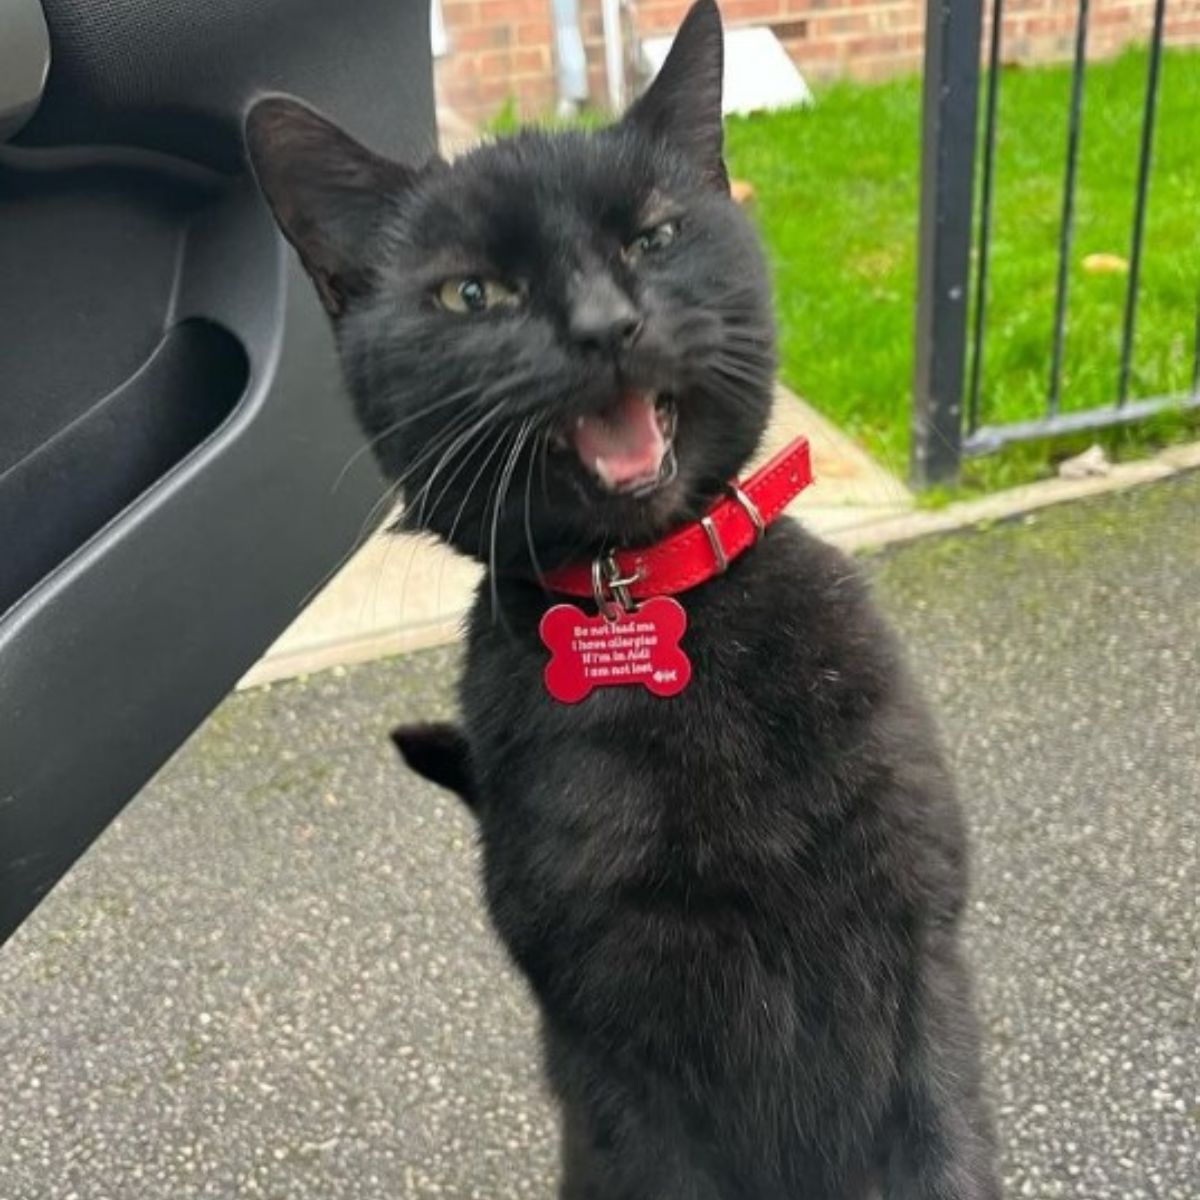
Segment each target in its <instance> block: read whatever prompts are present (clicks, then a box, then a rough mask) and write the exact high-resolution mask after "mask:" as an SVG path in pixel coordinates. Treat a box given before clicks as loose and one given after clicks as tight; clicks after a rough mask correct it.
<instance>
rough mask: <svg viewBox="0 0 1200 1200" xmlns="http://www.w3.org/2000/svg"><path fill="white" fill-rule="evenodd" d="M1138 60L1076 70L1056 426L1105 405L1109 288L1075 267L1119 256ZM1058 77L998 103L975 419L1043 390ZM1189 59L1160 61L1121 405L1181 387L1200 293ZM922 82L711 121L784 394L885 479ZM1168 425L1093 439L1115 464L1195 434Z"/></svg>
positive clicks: (906, 314) (974, 479) (908, 315)
mask: <svg viewBox="0 0 1200 1200" xmlns="http://www.w3.org/2000/svg"><path fill="white" fill-rule="evenodd" d="M1146 61H1147V59H1146V54H1145V52H1144V51H1130V52H1127V53H1126V54H1124V55H1122V56H1121V57H1120V58H1118V59H1116V60H1114V61H1112V62H1108V63H1096V64H1093V65H1091V66H1090V67H1089V69H1088V73H1087V77H1086V93H1085V97H1084V110H1083V127H1082V139H1081V144H1080V159H1079V181H1078V191H1077V194H1076V221H1075V236H1074V245H1073V249H1072V253H1071V258H1070V264H1071V268H1070V303H1069V307H1068V324H1067V336H1066V343H1065V355H1064V369H1063V399H1062V407H1063V410H1064V411H1070V410H1074V409H1082V408H1090V407H1093V406H1096V405H1102V404H1108V403H1111V402H1112V400H1113V399H1114V397H1115V389H1116V380H1117V374H1118V364H1119V353H1120V331H1121V320H1122V311H1123V305H1124V297H1125V284H1126V277H1125V276H1124V275H1120V274H1091V273H1088V272H1085V271H1084V270H1083V268H1082V266H1081V263H1082V260H1083V258H1084V257H1085V256H1086V255H1089V254H1095V253H1103V252H1107V253H1111V254H1117V255H1120V256H1123V257H1126V256H1128V253H1129V238H1130V229H1131V224H1132V213H1133V200H1134V181H1135V178H1136V172H1137V154H1138V138H1139V132H1140V124H1141V114H1142V104H1143V95H1144V88H1145V77H1146ZM1069 86H1070V71H1069V69H1068V68H1066V67H1046V68H1036V69H1029V68H1020V69H1009V70H1006V71H1005V72H1004V75H1003V77H1002V79H1001V85H1000V109H999V118H998V140H997V145H996V181H995V202H994V219H993V225H992V256H991V282H990V287H989V299H988V321H987V341H986V346H985V355H984V373H983V388H982V396H983V406H982V407H983V420H984V422H985V423H989V424H991V423H1000V422H1006V421H1014V420H1020V419H1028V418H1031V417H1035V416H1037V415H1039V414H1040V413H1041V411H1042V407H1043V405H1044V403H1045V395H1046V387H1047V380H1048V376H1049V363H1050V346H1051V336H1052V319H1053V310H1054V287H1055V271H1056V266H1057V253H1058V249H1057V247H1058V230H1059V221H1060V217H1061V205H1062V179H1063V168H1064V161H1065V145H1066V114H1067V96H1068V89H1069ZM1198 114H1200V54H1197V53H1194V52H1193V53H1187V52H1167V53H1166V54H1165V55H1164V58H1163V64H1162V76H1161V90H1160V94H1159V109H1158V121H1157V128H1156V138H1155V147H1154V168H1153V173H1152V177H1151V184H1150V202H1149V208H1148V213H1147V219H1146V234H1145V242H1144V251H1143V266H1142V287H1141V301H1140V307H1139V313H1138V326H1137V340H1136V345H1135V355H1134V377H1133V394H1134V395H1135V396H1150V395H1159V394H1166V393H1173V392H1181V391H1184V390H1186V389H1187V388H1188V387H1189V386H1190V383H1191V370H1192V353H1193V345H1194V339H1195V332H1196V331H1195V322H1196V306H1197V294H1198V291H1200V115H1198ZM920 116H921V84H920V80H919V79H916V78H908V79H900V80H895V81H892V82H889V83H884V84H878V85H873V86H865V85H859V84H851V83H840V84H835V85H833V86H831V87H829V88H827V89H825V90H822V91H821V92H819V93H818V96H817V102H816V105H815V106H814V107H812V108H810V109H795V110H791V111H786V112H779V113H773V114H767V115H761V116H755V117H750V118H735V119H732V120H730V121H729V123H728V130H727V153H728V159H729V165H730V170H731V172H732V174H733V175H734V176H735V177H737V178H742V179H747V180H749V181H750V182H751V183H752V184H753V185H754V188H755V192H756V200H755V205H754V211H755V217H756V220H757V222H758V224H759V226H760V228H761V230H762V233H763V236H764V239H765V241H766V244H767V248H768V253H769V257H770V260H771V264H772V268H773V273H774V279H775V287H776V298H777V308H778V315H779V327H780V350H781V364H782V374H783V378H784V379H785V381H786V382H787V383H788V384H789V385H790V386H791V387H792V388H794V389H795V390H796V391H797V392H799V393H801V394H802V395H804V396H805V397H806V398H807V399H808V400H809V401H810V402H812V403H813V404H814V405H815V406H816V407H817V408H819V409H821V410H822V411H823V412H825V413H827V414H828V415H829V416H830V417H831V418H833V419H834V420H835V421H836V422H837V423H838V424H839V425H841V426H842V427H843V428H844V429H846V430H848V431H849V432H850V433H851V434H853V435H854V436H855V437H857V438H858V439H860V440H861V441H862V442H863V444H864V445H865V446H866V447H867V448H868V449H869V450H870V451H872V452H873V453H874V454H876V455H877V456H878V457H879V458H880V459H881V460H883V461H885V462H886V463H888V464H889V465H891V466H892V468H893V469H894V470H896V471H897V472H898V473H901V474H903V473H904V468H905V464H906V462H907V456H908V426H909V414H910V376H911V371H912V340H913V301H914V290H915V283H914V267H915V257H916V219H917V203H918V157H919V148H920V147H919V135H920ZM1196 428H1197V423H1196V421H1195V420H1194V419H1193V418H1190V417H1183V416H1180V415H1177V414H1172V415H1168V416H1166V417H1164V418H1161V419H1159V420H1156V421H1154V422H1152V423H1150V424H1149V425H1142V426H1138V427H1133V428H1126V429H1123V430H1119V431H1113V432H1110V433H1108V434H1106V435H1104V438H1103V439H1102V440H1104V441H1105V442H1106V444H1107V445H1108V446H1109V448H1110V450H1112V451H1113V452H1114V453H1115V454H1117V455H1127V454H1130V453H1144V452H1145V451H1146V450H1147V449H1149V448H1151V447H1152V446H1154V445H1156V444H1159V443H1161V442H1162V441H1164V440H1170V439H1172V438H1175V437H1178V436H1180V435H1181V434H1183V433H1186V432H1189V431H1190V432H1193V433H1194V431H1195V430H1196ZM1091 440H1094V439H1093V438H1092V437H1084V438H1080V439H1073V440H1072V441H1071V442H1068V443H1064V442H1056V443H1054V444H1053V445H1046V444H1033V445H1028V446H1022V447H1016V448H1013V449H1011V450H1007V451H1005V452H1004V453H1003V454H1001V455H999V456H995V457H993V458H989V459H984V460H979V461H978V462H975V463H971V464H968V466H967V468H966V470H965V471H964V484H965V485H966V486H967V487H979V486H982V487H989V488H990V487H996V486H1005V485H1007V484H1010V483H1013V482H1016V481H1018V480H1021V479H1028V478H1030V477H1035V476H1037V475H1039V474H1042V473H1045V472H1047V471H1048V470H1049V469H1050V463H1051V460H1052V458H1053V457H1055V456H1058V455H1061V454H1062V453H1066V452H1068V451H1071V450H1075V449H1079V448H1081V447H1082V446H1085V445H1086V444H1088V442H1089V441H1091Z"/></svg>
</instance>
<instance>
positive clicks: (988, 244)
mask: <svg viewBox="0 0 1200 1200" xmlns="http://www.w3.org/2000/svg"><path fill="white" fill-rule="evenodd" d="M1003 25H1004V0H992V35H991V44H990V46H989V47H988V84H987V100H986V102H985V106H984V116H983V177H982V179H981V180H980V184H979V186H980V191H981V195H980V200H979V263H978V266H977V267H976V275H975V303H974V306H973V311H972V314H971V325H972V329H971V381H970V383H969V385H968V387H967V434H968V435H970V434H972V433H974V432H975V430H976V429H978V428H979V386H980V381H981V380H982V378H983V336H984V330H985V328H986V322H985V318H986V315H987V277H988V263H989V262H990V259H991V248H992V181H993V177H994V169H995V160H996V109H997V105H998V102H999V90H1000V42H1001V39H1002V35H1003Z"/></svg>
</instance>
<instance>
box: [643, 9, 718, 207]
mask: <svg viewBox="0 0 1200 1200" xmlns="http://www.w3.org/2000/svg"><path fill="white" fill-rule="evenodd" d="M724 70H725V44H724V35H723V33H722V30H721V14H720V12H719V10H718V9H717V6H716V4H715V2H714V0H696V3H695V4H693V5H692V7H691V8H690V9H689V10H688V14H687V16H686V17H684V19H683V24H682V25H680V27H679V32H678V33H677V34H676V35H675V40H674V42H672V43H671V49H670V52H669V53H668V54H667V58H666V61H665V62H664V63H663V65H662V70H661V71H659V73H658V74H657V75H656V76H655V78H654V82H653V83H651V85H650V86H649V88H647V89H646V91H645V92H643V93H642V95H641V96H640V97H639V98H638V99H637V100H635V101H634V103H633V104H632V105H631V106H630V108H629V111H628V112H627V113H626V114H625V117H624V120H625V121H626V122H628V123H629V124H632V125H637V126H639V127H640V128H642V129H644V130H645V131H646V132H647V133H649V134H650V135H651V136H652V137H658V138H662V139H663V140H664V141H667V142H670V143H671V144H673V145H675V146H678V147H679V148H680V149H681V150H683V151H684V153H685V154H687V155H688V156H689V157H691V159H692V160H693V161H694V162H695V163H696V164H697V165H698V166H699V167H700V168H701V169H702V170H703V171H704V173H705V175H707V176H708V177H709V178H710V179H711V180H712V182H713V184H714V185H716V186H718V187H721V188H724V189H725V190H728V189H729V173H728V172H727V171H726V170H725V160H724V158H723V148H724V133H723V130H722V127H721V83H722V77H723V75H724Z"/></svg>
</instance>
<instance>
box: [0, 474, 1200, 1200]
mask: <svg viewBox="0 0 1200 1200" xmlns="http://www.w3.org/2000/svg"><path fill="white" fill-rule="evenodd" d="M1198 514H1200V475H1197V474H1193V475H1190V476H1186V477H1183V478H1180V479H1176V480H1172V481H1169V482H1166V483H1161V484H1157V485H1154V486H1152V487H1149V488H1144V489H1140V490H1136V491H1131V492H1127V493H1122V494H1118V495H1114V496H1109V497H1106V498H1103V499H1101V500H1096V501H1089V502H1086V503H1082V504H1077V505H1071V506H1066V507H1063V508H1059V509H1054V510H1049V511H1046V512H1044V513H1041V514H1038V515H1037V516H1036V517H1034V518H1032V519H1030V520H1029V521H1027V522H1024V523H1019V524H1015V525H1005V526H997V527H995V528H992V529H989V530H986V531H980V532H971V533H965V534H958V535H954V536H951V537H946V538H938V539H927V540H924V541H920V542H916V543H911V544H908V545H906V546H903V547H900V548H898V549H894V550H892V551H890V552H888V553H886V554H883V555H879V556H875V557H871V558H868V559H867V560H865V561H866V563H867V567H868V569H869V570H870V571H871V573H872V574H873V576H874V577H875V580H876V584H877V589H878V592H879V595H880V598H881V600H882V602H883V603H884V605H885V606H886V608H887V609H888V610H889V611H890V612H891V614H892V615H893V617H894V619H895V621H896V623H897V624H898V625H899V626H900V628H901V630H902V632H903V634H904V636H905V639H906V641H907V644H908V646H909V649H910V654H911V657H912V659H913V662H914V665H915V667H916V670H917V671H918V673H919V674H920V675H921V677H922V678H923V679H924V680H925V681H926V685H927V688H928V690H929V693H930V695H931V698H932V699H933V701H934V703H935V705H936V707H937V709H938V711H939V714H940V717H941V722H942V726H943V729H944V734H945V738H946V742H947V745H948V747H949V750H950V753H951V755H952V757H953V760H954V762H955V764H956V767H957V770H958V773H959V777H960V781H961V788H962V792H963V797H964V801H965V803H966V805H967V808H968V812H969V816H970V821H971V826H972V831H973V835H974V841H975V845H976V856H975V858H976V872H975V887H974V895H973V901H972V905H971V910H970V915H969V928H968V940H969V945H970V951H971V956H972V959H973V961H974V963H975V965H976V969H977V975H978V991H979V997H980V1005H981V1009H982V1012H983V1016H984V1020H985V1024H986V1030H987V1046H988V1051H987V1060H988V1061H987V1066H988V1079H989V1086H990V1090H991V1092H992V1094H993V1096H994V1098H995V1104H996V1108H997V1113H998V1119H999V1125H1000V1132H1001V1139H1002V1142H1003V1146H1004V1151H1003V1168H1004V1174H1005V1178H1006V1180H1007V1185H1008V1192H1009V1194H1010V1195H1012V1196H1033V1197H1076V1198H1079V1200H1137V1198H1141V1197H1147V1198H1149V1197H1154V1198H1156V1200H1157V1198H1167V1200H1183V1198H1185V1197H1188V1198H1191V1197H1195V1196H1196V1195H1197V1194H1198V1192H1200V1186H1198V1181H1197V1166H1196V1164H1197V1161H1200V1144H1198V1143H1200V1137H1198V1134H1200V1128H1198V1120H1200V1104H1198V1101H1197V1077H1196V1069H1197V1068H1196V1063H1197V1053H1198V1050H1200V1046H1198V1044H1197V1026H1196V1020H1197V1005H1196V987H1197V977H1196V951H1197V885H1198V874H1197V829H1196V826H1197V795H1198V792H1200V757H1198V756H1200V746H1198V742H1197V714H1198V713H1200V671H1198V668H1200V662H1198V661H1197V660H1198V658H1200V651H1198V648H1197V641H1198V638H1200V634H1198V630H1200V606H1198V597H1200V520H1198ZM455 668H456V656H455V651H453V650H452V649H448V648H447V649H438V650H432V651H427V652H424V653H421V654H417V655H412V656H409V657H406V658H400V659H393V660H388V661H382V662H377V663H372V664H370V665H366V666H361V667H354V668H348V669H342V668H340V669H337V670H336V671H333V672H329V673H326V674H322V675H316V676H312V677H310V678H308V679H307V680H297V681H293V682H290V683H287V684H282V685H276V686H274V687H272V688H270V689H259V690H252V691H247V692H242V693H240V694H238V695H235V696H233V697H231V698H230V699H229V700H228V701H227V702H226V703H225V704H224V705H223V706H222V707H221V708H220V709H219V710H218V711H217V712H216V713H215V714H214V716H213V717H212V718H211V719H210V721H209V722H208V723H207V724H206V725H205V726H204V728H203V729H201V730H200V731H199V732H198V733H197V734H196V736H195V737H194V738H193V739H192V740H191V741H190V743H189V744H188V745H187V746H186V747H185V748H184V749H183V750H182V751H181V752H180V753H179V754H178V755H177V756H176V757H175V759H174V760H173V761H172V762H171V763H170V764H169V765H168V766H167V767H166V768H165V769H164V770H163V771H162V773H161V774H160V775H159V777H158V778H157V779H156V780H155V781H154V783H153V784H152V785H151V786H150V787H149V788H147V789H146V790H145V792H144V793H143V794H142V795H141V796H139V797H138V798H137V799H136V800H135V801H134V802H133V803H132V804H131V805H130V806H129V807H128V808H127V809H126V811H125V813H124V814H123V815H122V816H121V818H120V819H119V820H118V821H117V823H116V824H115V825H114V826H113V827H112V828H111V829H110V830H109V832H108V833H106V834H105V836H104V837H103V838H102V839H101V840H100V841H99V842H98V843H97V845H96V847H95V848H94V850H93V851H92V852H90V853H89V854H88V855H87V856H86V857H85V859H84V860H83V861H82V862H81V863H80V864H79V866H78V867H77V868H76V869H75V870H74V871H73V872H72V873H71V874H70V875H69V876H68V878H67V879H66V881H65V882H64V883H63V884H62V885H61V886H60V887H59V888H58V889H57V890H56V891H55V892H54V893H53V894H52V895H51V896H50V898H49V899H48V900H47V901H46V902H45V903H44V904H43V905H42V907H41V908H40V909H39V910H38V911H37V912H36V913H35V914H34V916H33V917H32V918H31V919H30V920H29V921H28V922H27V923H26V925H25V926H24V927H23V928H22V929H21V930H20V931H19V933H18V934H17V935H16V937H15V938H14V939H13V940H12V941H11V942H10V943H9V944H8V945H7V946H5V947H4V948H3V949H0V1096H3V1100H0V1198H2V1200H68V1198H71V1197H75V1198H77V1200H118V1198H124V1197H136V1198H138V1200H143V1198H144V1200H167V1198H170V1200H187V1198H191V1197H235V1196H236V1197H241V1196H264V1197H277V1198H279V1200H340V1198H342V1197H355V1198H360V1200H368V1198H370V1200H374V1198H380V1200H395V1198H408V1197H414V1198H415V1197H431V1196H453V1197H525V1196H539V1197H550V1196H552V1194H553V1182H552V1181H553V1178H554V1174H555V1129H554V1120H553V1114H552V1111H551V1109H550V1107H549V1106H548V1104H547V1102H546V1100H545V1098H544V1096H543V1094H542V1092H541V1090H540V1086H539V1082H538V1070H537V1064H536V1060H535V1018H534V1013H533V1010H532V1007H531V1004H530V1002H529V999H528V997H527V994H526V992H525V989H524V987H523V985H522V984H521V982H520V981H519V980H518V979H517V978H516V976H515V975H514V973H513V972H512V971H511V970H510V969H509V968H508V967H507V965H506V963H505V960H504V956H503V954H502V952H501V951H500V949H499V948H498V946H497V944H496V942H495V941H494V939H493V937H492V935H491V933H490V932H489V929H488V926H487V922H486V918H485V916H484V913H483V910H482V907H481V905H480V901H479V889H478V885H477V880H476V867H477V856H476V851H475V847H474V839H473V830H472V825H471V821H470V819H469V818H468V816H467V814H466V813H465V812H463V811H461V810H460V808H459V807H458V805H457V803H456V802H455V801H454V800H453V799H452V798H450V797H448V796H444V795H442V794H440V793H438V792H436V791H435V790H433V789H432V788H430V787H429V786H427V785H425V784H423V783H421V782H419V781H417V780H415V779H413V778H412V777H410V776H407V775H405V774H404V773H403V771H402V770H401V768H400V765H399V763H398V762H397V761H395V760H394V757H393V755H392V753H391V750H390V747H389V745H388V744H387V742H386V740H385V734H386V731H387V729H388V728H389V727H390V725H392V724H393V723H395V722H397V721H399V720H403V719H407V718H413V717H417V716H426V717H429V716H437V715H439V714H444V713H447V712H449V711H450V703H451V702H450V698H449V696H450V687H451V683H452V679H453V675H454V671H455ZM64 736H69V731H64Z"/></svg>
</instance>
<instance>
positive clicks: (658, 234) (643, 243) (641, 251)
mask: <svg viewBox="0 0 1200 1200" xmlns="http://www.w3.org/2000/svg"><path fill="white" fill-rule="evenodd" d="M678 236H679V222H678V221H662V222H660V223H659V224H658V225H653V226H651V227H650V228H649V229H643V230H642V232H641V233H639V234H638V235H637V237H635V238H634V239H633V241H632V242H630V243H629V245H628V246H626V247H625V259H626V261H627V262H637V260H638V259H639V258H641V257H642V256H643V255H646V254H654V253H656V252H657V251H659V250H665V249H666V248H667V247H668V246H669V245H670V244H671V243H672V242H673V241H674V240H675V239H676V238H677V237H678Z"/></svg>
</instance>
